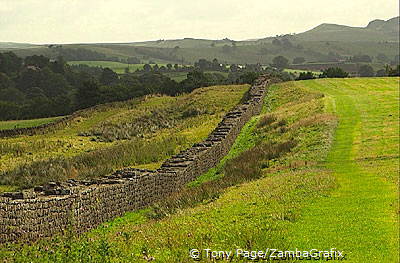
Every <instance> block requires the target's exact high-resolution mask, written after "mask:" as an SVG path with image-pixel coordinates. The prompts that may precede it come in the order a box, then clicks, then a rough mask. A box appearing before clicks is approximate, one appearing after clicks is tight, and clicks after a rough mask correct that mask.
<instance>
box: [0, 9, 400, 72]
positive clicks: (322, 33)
mask: <svg viewBox="0 0 400 263" xmlns="http://www.w3.org/2000/svg"><path fill="white" fill-rule="evenodd" d="M398 22H399V17H395V18H392V19H390V20H388V21H384V20H374V21H371V22H370V23H369V24H368V25H367V26H366V27H350V26H343V25H335V24H321V25H319V26H317V27H315V28H313V29H311V30H309V31H306V32H304V33H299V34H296V35H281V36H278V37H267V38H262V39H255V40H248V41H234V40H231V39H227V38H226V39H222V40H207V39H193V38H184V39H175V40H158V41H147V42H130V43H98V44H69V45H62V46H56V47H54V46H49V47H48V46H43V45H42V46H36V48H30V47H31V46H27V47H24V46H23V44H14V45H11V46H10V45H8V44H4V43H3V44H0V51H6V50H12V51H13V52H15V53H17V54H18V55H19V56H28V55H32V54H43V55H45V56H48V57H52V58H56V57H57V56H59V55H60V54H65V52H61V51H65V50H70V49H86V50H90V51H95V52H98V53H100V54H104V55H105V56H107V57H108V58H110V59H112V60H122V61H125V60H126V59H127V58H129V57H136V58H138V59H140V60H141V61H142V62H144V63H147V62H150V61H152V62H156V63H161V64H166V63H178V64H193V63H194V62H196V61H198V60H199V59H200V58H205V59H208V60H212V59H214V58H217V59H218V60H219V61H220V62H224V63H237V64H246V63H251V64H255V63H261V64H263V65H268V64H270V63H271V62H272V59H273V58H274V57H275V56H278V55H283V56H285V57H287V58H288V59H289V60H290V61H292V60H293V59H294V58H296V57H304V58H305V59H306V61H307V62H332V61H335V60H337V59H344V58H348V57H351V56H354V55H358V54H365V55H369V56H371V57H373V58H375V57H377V56H378V55H379V54H383V55H385V56H386V57H387V61H384V62H382V66H383V63H391V62H393V63H395V62H396V61H397V60H398V55H399V49H398V45H399V27H398ZM275 39H278V40H280V41H282V40H285V41H284V43H283V44H276V43H274V42H273V41H274V40H275ZM286 40H288V41H289V42H288V41H286ZM18 47H19V48H18ZM67 53H68V52H67ZM396 56H397V57H396ZM69 60H89V59H84V58H82V59H76V58H74V59H69ZM102 60H104V58H103V59H102Z"/></svg>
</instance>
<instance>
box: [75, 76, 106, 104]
mask: <svg viewBox="0 0 400 263" xmlns="http://www.w3.org/2000/svg"><path fill="white" fill-rule="evenodd" d="M100 96H101V95H100V89H99V84H98V83H97V82H96V81H94V80H89V81H85V82H84V83H83V84H82V85H81V86H80V87H79V88H78V93H77V102H78V105H77V107H78V108H79V109H83V108H88V107H91V106H93V105H96V104H97V103H99V102H100Z"/></svg>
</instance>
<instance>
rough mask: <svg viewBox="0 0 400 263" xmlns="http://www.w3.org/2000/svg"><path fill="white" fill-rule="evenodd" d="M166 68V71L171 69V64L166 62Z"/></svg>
mask: <svg viewBox="0 0 400 263" xmlns="http://www.w3.org/2000/svg"><path fill="white" fill-rule="evenodd" d="M167 69H168V71H171V70H172V64H170V63H168V64H167Z"/></svg>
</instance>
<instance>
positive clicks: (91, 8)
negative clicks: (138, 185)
mask: <svg viewBox="0 0 400 263" xmlns="http://www.w3.org/2000/svg"><path fill="white" fill-rule="evenodd" d="M398 14H399V7H398V0H324V1H321V0H302V1H296V0H169V1H168V0H140V1H139V0H112V1H111V0H0V42H28V43H83V42H133V41H143V40H157V39H175V38H184V37H193V38H207V39H222V38H225V37H228V38H230V39H235V40H244V39H252V38H262V37H266V36H274V35H276V34H284V33H300V32H303V31H306V30H308V29H311V28H313V27H315V26H317V25H319V24H321V23H335V24H345V25H351V26H366V25H367V24H368V22H369V21H370V20H372V19H376V18H379V19H385V20H387V19H389V18H392V17H395V16H398Z"/></svg>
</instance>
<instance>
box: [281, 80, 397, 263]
mask: <svg viewBox="0 0 400 263" xmlns="http://www.w3.org/2000/svg"><path fill="white" fill-rule="evenodd" d="M296 86H298V87H305V88H308V89H312V90H318V91H320V92H323V93H324V94H326V95H327V96H328V98H329V100H330V101H331V103H333V104H332V105H331V106H330V107H329V109H330V111H332V112H333V113H335V114H336V115H337V116H338V117H339V126H338V129H337V131H336V135H335V143H334V145H333V148H332V150H331V152H330V154H329V156H328V158H327V160H326V163H325V166H326V167H327V168H329V169H331V170H332V171H333V172H334V174H335V177H336V179H337V182H338V188H337V189H336V190H335V191H333V192H332V194H331V195H330V196H329V197H326V198H321V199H320V200H318V201H317V202H315V203H313V204H311V205H309V206H307V207H306V208H305V209H304V211H303V213H302V214H303V215H302V218H301V219H300V220H299V221H298V222H296V223H295V224H294V225H293V226H292V228H291V231H290V234H289V235H288V237H289V239H290V240H291V241H292V245H293V247H298V248H307V247H316V248H320V249H327V248H331V247H336V248H338V249H340V250H344V252H345V253H346V254H347V255H348V259H349V261H351V262H398V260H399V258H398V242H399V239H398V229H399V225H398V222H397V220H398V214H397V211H398V185H396V181H397V179H396V177H397V176H398V172H399V149H398V135H399V125H398V118H399V104H398V99H399V93H398V92H399V89H398V87H399V80H398V79H396V78H392V79H388V78H382V79H378V78H377V79H349V80H320V81H308V82H300V83H296ZM310 233H312V234H310Z"/></svg>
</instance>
